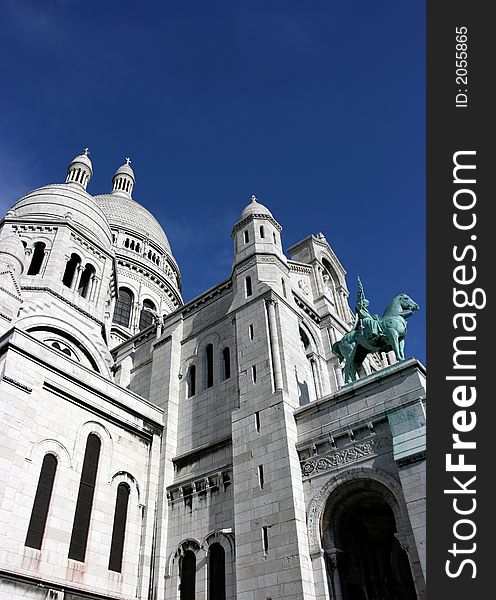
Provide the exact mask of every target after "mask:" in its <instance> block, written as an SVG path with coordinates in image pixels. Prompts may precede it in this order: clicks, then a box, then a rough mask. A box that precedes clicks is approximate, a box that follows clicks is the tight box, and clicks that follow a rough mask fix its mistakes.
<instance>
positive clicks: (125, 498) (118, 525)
mask: <svg viewBox="0 0 496 600" xmlns="http://www.w3.org/2000/svg"><path fill="white" fill-rule="evenodd" d="M130 491H131V490H130V488H129V486H128V484H127V483H119V486H118V488H117V498H116V501H115V512H114V527H113V529H112V541H111V543H110V559H109V570H110V571H117V573H120V572H121V571H122V554H123V552H124V537H125V535H126V521H127V505H128V504H129V493H130Z"/></svg>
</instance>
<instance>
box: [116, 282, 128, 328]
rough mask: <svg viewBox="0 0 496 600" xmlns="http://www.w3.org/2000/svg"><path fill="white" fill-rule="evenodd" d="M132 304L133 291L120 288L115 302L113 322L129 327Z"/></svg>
mask: <svg viewBox="0 0 496 600" xmlns="http://www.w3.org/2000/svg"><path fill="white" fill-rule="evenodd" d="M132 306H133V293H132V292H131V291H130V290H128V289H127V288H120V289H119V297H118V298H117V302H116V303H115V308H114V317H113V319H112V320H113V322H114V323H117V324H118V325H123V326H124V327H129V321H130V319H131V308H132Z"/></svg>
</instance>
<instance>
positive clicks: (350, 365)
mask: <svg viewBox="0 0 496 600" xmlns="http://www.w3.org/2000/svg"><path fill="white" fill-rule="evenodd" d="M418 309H419V306H418V304H417V303H416V302H414V301H413V300H412V299H411V298H410V296H408V295H407V294H398V296H395V297H394V298H393V299H392V300H391V302H390V303H389V304H388V306H387V308H386V310H385V311H384V314H383V315H382V317H373V316H372V315H370V316H369V317H368V318H365V319H363V320H362V322H361V324H360V326H359V327H358V328H356V329H353V330H352V331H349V332H348V333H346V334H345V335H344V336H343V337H342V339H341V340H340V341H339V342H336V343H335V344H333V345H332V351H333V352H334V354H336V356H337V357H338V358H339V359H340V360H344V361H345V367H344V374H345V383H349V382H351V381H354V380H355V379H356V378H357V371H358V369H359V368H360V367H361V365H362V363H363V361H364V360H365V357H366V356H367V354H369V353H370V352H390V351H391V350H393V351H394V353H395V355H396V358H397V360H404V358H405V351H404V349H405V336H406V330H407V327H406V320H405V319H408V317H411V316H412V314H413V312H414V311H416V310H418Z"/></svg>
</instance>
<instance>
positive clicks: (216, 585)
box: [208, 542, 226, 600]
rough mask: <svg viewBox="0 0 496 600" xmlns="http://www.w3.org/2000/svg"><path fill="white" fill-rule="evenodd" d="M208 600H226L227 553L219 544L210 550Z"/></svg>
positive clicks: (212, 546)
mask: <svg viewBox="0 0 496 600" xmlns="http://www.w3.org/2000/svg"><path fill="white" fill-rule="evenodd" d="M208 600H226V553H225V550H224V548H223V547H222V546H221V545H220V544H219V543H218V542H215V544H212V545H211V546H210V548H209V549H208Z"/></svg>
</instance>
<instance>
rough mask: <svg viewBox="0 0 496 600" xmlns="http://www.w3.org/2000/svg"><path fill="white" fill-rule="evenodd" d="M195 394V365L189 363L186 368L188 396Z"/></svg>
mask: <svg viewBox="0 0 496 600" xmlns="http://www.w3.org/2000/svg"><path fill="white" fill-rule="evenodd" d="M195 394H196V366H195V365H190V367H189V369H188V398H191V396H194V395H195Z"/></svg>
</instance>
